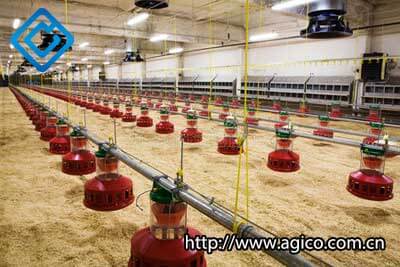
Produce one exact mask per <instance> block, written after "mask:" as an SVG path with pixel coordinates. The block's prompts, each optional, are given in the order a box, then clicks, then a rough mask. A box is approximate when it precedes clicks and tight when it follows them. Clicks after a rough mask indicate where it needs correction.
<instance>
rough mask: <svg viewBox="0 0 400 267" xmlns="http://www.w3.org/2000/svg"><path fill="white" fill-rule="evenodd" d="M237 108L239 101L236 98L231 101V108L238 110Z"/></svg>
mask: <svg viewBox="0 0 400 267" xmlns="http://www.w3.org/2000/svg"><path fill="white" fill-rule="evenodd" d="M239 106H240V102H239V99H237V98H234V99H232V101H231V108H239Z"/></svg>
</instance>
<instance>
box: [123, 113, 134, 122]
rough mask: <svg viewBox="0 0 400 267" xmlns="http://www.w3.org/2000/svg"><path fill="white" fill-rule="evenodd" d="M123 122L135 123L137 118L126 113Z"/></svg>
mask: <svg viewBox="0 0 400 267" xmlns="http://www.w3.org/2000/svg"><path fill="white" fill-rule="evenodd" d="M122 121H123V122H135V121H136V116H135V115H133V114H132V113H125V114H124V116H122Z"/></svg>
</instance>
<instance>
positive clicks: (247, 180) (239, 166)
mask: <svg viewBox="0 0 400 267" xmlns="http://www.w3.org/2000/svg"><path fill="white" fill-rule="evenodd" d="M249 10H250V3H249V0H246V8H245V13H246V36H245V38H246V40H245V51H244V109H243V113H244V114H243V117H244V118H246V117H247V89H248V86H247V82H248V52H249ZM245 146H246V148H245V167H246V177H245V179H246V180H245V195H246V215H245V216H246V217H245V218H246V219H248V217H249V202H250V201H249V143H248V139H247V138H246V141H245ZM242 153H243V145H240V151H239V161H238V167H237V176H236V193H235V208H234V225H233V229H232V230H233V231H234V232H237V230H238V227H239V226H240V223H239V222H237V221H236V219H237V214H238V210H239V191H240V177H241V167H242Z"/></svg>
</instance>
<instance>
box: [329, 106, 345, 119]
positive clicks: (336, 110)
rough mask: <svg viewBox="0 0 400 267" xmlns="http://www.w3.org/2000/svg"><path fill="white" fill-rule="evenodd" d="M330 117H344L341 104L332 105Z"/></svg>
mask: <svg viewBox="0 0 400 267" xmlns="http://www.w3.org/2000/svg"><path fill="white" fill-rule="evenodd" d="M329 117H331V118H340V117H342V110H341V108H340V106H339V105H332V109H331V112H329Z"/></svg>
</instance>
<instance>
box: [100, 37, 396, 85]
mask: <svg viewBox="0 0 400 267" xmlns="http://www.w3.org/2000/svg"><path fill="white" fill-rule="evenodd" d="M399 42H400V34H390V35H382V36H372V37H368V36H357V37H351V38H345V39H336V40H319V41H314V40H302V41H300V42H298V41H296V42H290V43H289V42H287V43H285V42H280V43H270V44H269V45H268V46H263V47H259V46H258V47H256V46H253V47H251V48H250V50H249V64H250V69H249V74H250V75H274V74H276V75H283V76H307V75H310V74H311V73H312V74H314V75H320V76H337V75H344V76H353V75H354V71H355V70H356V69H357V68H360V61H355V60H354V61H353V60H349V61H347V62H346V63H343V62H340V61H329V62H328V63H311V64H310V63H306V64H304V63H298V64H293V63H294V62H303V61H310V60H316V61H318V60H330V59H351V58H360V57H362V54H363V53H365V52H370V51H371V52H372V51H377V52H386V53H389V54H390V55H400V48H399V45H398V44H399ZM180 62H181V66H180V65H179V64H180ZM243 62H244V52H243V48H242V47H235V48H226V49H219V50H214V51H212V50H206V51H203V52H193V53H188V54H184V55H183V58H182V60H180V56H178V55H177V56H169V57H163V58H156V59H150V60H148V61H147V62H146V63H124V64H122V67H121V71H120V72H121V73H120V76H121V77H120V78H122V79H129V78H131V79H132V78H143V77H145V76H146V77H149V78H151V77H175V76H176V74H177V72H178V71H177V68H178V67H183V68H185V70H184V71H183V75H184V76H197V75H200V76H203V77H204V76H207V77H210V76H215V75H218V76H219V77H227V78H232V77H233V78H238V80H240V79H241V77H242V76H243V72H242V67H241V66H242V65H243ZM210 67H211V68H210ZM254 67H258V69H256V68H254ZM397 73H398V75H400V69H399V68H397V69H396V74H397ZM106 77H107V78H108V79H117V78H118V77H119V70H118V65H110V66H106ZM93 78H94V79H97V78H98V69H97V68H94V69H93Z"/></svg>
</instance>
